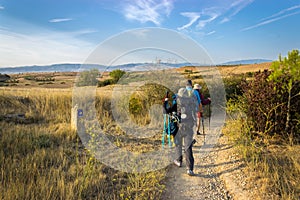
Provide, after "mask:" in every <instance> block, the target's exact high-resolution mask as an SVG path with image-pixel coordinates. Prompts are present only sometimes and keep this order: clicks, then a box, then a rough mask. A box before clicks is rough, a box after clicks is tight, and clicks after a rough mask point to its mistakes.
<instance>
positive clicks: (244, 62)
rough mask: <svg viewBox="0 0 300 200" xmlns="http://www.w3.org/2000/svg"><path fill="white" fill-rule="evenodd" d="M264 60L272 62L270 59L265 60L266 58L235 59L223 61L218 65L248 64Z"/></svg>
mask: <svg viewBox="0 0 300 200" xmlns="http://www.w3.org/2000/svg"><path fill="white" fill-rule="evenodd" d="M264 62H272V60H267V59H249V60H236V61H229V62H225V63H222V64H220V65H249V64H259V63H264Z"/></svg>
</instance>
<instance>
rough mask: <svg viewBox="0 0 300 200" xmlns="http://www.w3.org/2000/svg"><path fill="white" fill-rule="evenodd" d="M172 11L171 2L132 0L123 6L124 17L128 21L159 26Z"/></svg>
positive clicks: (169, 0)
mask: <svg viewBox="0 0 300 200" xmlns="http://www.w3.org/2000/svg"><path fill="white" fill-rule="evenodd" d="M172 9H173V1H172V0H163V1H158V0H133V1H127V3H126V4H125V5H124V10H123V12H124V15H125V17H126V18H127V19H129V20H135V21H139V22H141V23H146V22H152V23H154V24H155V25H160V24H161V22H162V21H163V19H164V17H165V16H169V14H170V13H171V11H172Z"/></svg>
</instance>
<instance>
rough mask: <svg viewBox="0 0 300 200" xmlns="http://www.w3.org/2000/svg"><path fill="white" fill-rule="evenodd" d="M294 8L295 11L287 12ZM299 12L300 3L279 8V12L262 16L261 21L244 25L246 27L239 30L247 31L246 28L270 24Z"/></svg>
mask: <svg viewBox="0 0 300 200" xmlns="http://www.w3.org/2000/svg"><path fill="white" fill-rule="evenodd" d="M295 10H296V12H291V13H288V12H290V11H295ZM299 13H300V5H297V6H293V7H290V8H287V9H284V10H281V11H280V12H278V13H275V14H273V15H271V16H269V17H266V18H263V19H261V21H262V22H260V23H257V24H255V25H253V26H249V27H246V28H244V29H242V30H241V31H248V30H251V29H254V28H257V27H260V26H263V25H267V24H270V23H272V22H275V21H278V20H281V19H284V18H287V17H290V16H293V15H297V14H299Z"/></svg>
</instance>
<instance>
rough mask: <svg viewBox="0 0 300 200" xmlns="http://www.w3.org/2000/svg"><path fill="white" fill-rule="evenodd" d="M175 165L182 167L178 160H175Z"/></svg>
mask: <svg viewBox="0 0 300 200" xmlns="http://www.w3.org/2000/svg"><path fill="white" fill-rule="evenodd" d="M174 164H175V165H176V166H177V167H181V166H182V163H181V162H179V161H178V160H174Z"/></svg>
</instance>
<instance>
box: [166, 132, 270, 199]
mask: <svg viewBox="0 0 300 200" xmlns="http://www.w3.org/2000/svg"><path fill="white" fill-rule="evenodd" d="M209 134H210V132H209V131H207V134H206V137H209ZM196 140H197V143H196V144H195V146H194V148H193V152H194V158H195V169H194V172H195V174H196V176H189V175H187V173H186V166H185V163H184V164H183V166H182V167H181V168H178V167H177V166H175V165H170V166H169V167H168V169H167V170H168V172H167V178H166V189H165V191H164V193H163V195H162V198H161V199H163V200H177V199H178V200H189V199H191V200H197V199H199V200H200V199H217V200H222V199H237V200H240V199H242V200H243V199H249V200H250V199H268V198H267V197H266V196H265V195H262V194H259V189H258V187H259V186H258V185H256V184H255V183H254V182H251V181H250V179H249V175H248V174H249V172H247V168H246V165H245V163H244V161H243V160H242V159H241V157H240V156H239V155H238V154H236V153H235V149H234V146H233V145H232V144H231V143H230V142H229V140H228V139H227V138H226V136H224V135H222V134H220V137H219V139H218V142H217V144H216V145H215V146H214V147H213V148H212V150H211V151H210V152H209V154H208V155H206V156H202V155H201V153H202V152H201V149H202V148H201V146H202V145H204V144H205V138H204V137H203V135H199V136H196ZM184 161H185V160H184Z"/></svg>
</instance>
